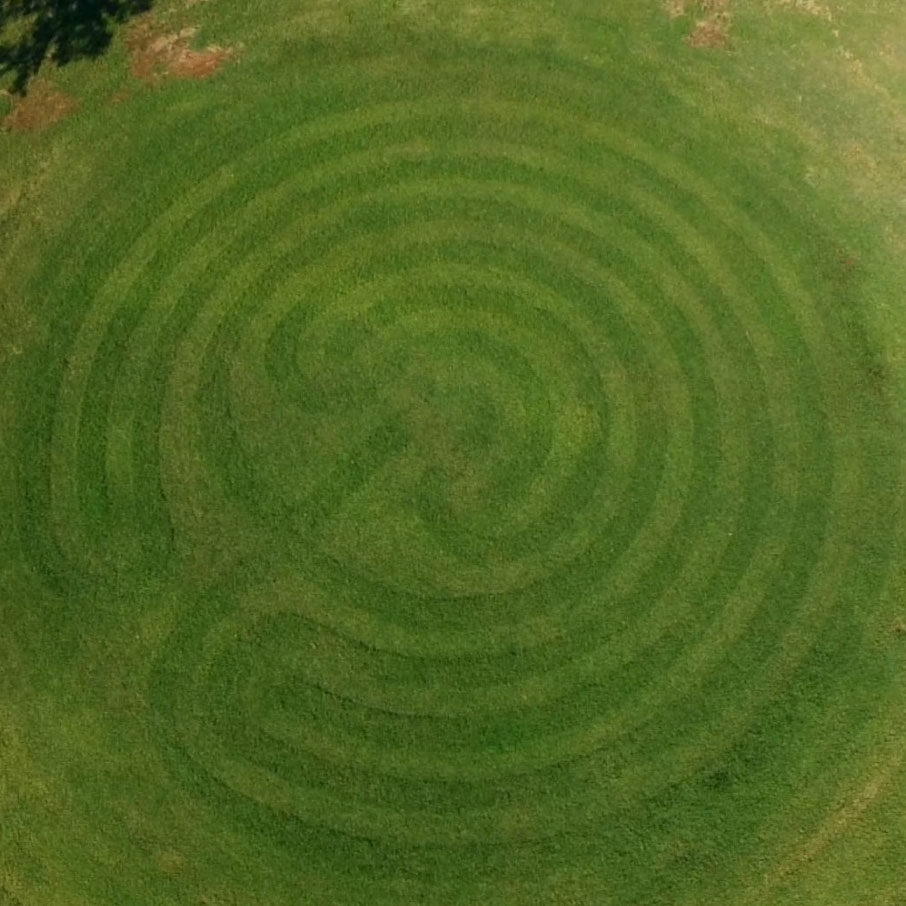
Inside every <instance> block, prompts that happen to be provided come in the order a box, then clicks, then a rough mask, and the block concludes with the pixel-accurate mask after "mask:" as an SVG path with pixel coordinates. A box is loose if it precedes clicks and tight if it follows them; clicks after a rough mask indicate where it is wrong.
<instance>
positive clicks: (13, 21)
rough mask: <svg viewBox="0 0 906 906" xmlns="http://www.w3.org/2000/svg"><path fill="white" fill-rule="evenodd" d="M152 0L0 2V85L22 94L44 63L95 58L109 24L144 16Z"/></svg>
mask: <svg viewBox="0 0 906 906" xmlns="http://www.w3.org/2000/svg"><path fill="white" fill-rule="evenodd" d="M152 3H153V0H0V82H2V81H5V80H6V78H7V77H8V76H10V75H12V79H13V81H12V86H11V88H12V91H13V92H14V93H16V94H25V93H26V91H27V90H28V84H29V82H30V81H31V79H32V78H33V77H34V76H35V74H36V73H37V72H38V70H39V69H40V68H41V65H42V63H44V62H45V60H49V61H51V62H53V63H57V64H59V65H64V64H66V63H70V62H72V61H73V60H78V59H82V58H85V57H97V56H99V55H100V54H102V53H103V52H104V51H105V50H106V49H107V48H108V47H109V46H110V41H111V39H112V38H113V26H114V25H115V24H117V23H120V22H125V21H126V20H127V19H130V18H131V17H132V16H135V15H137V14H139V13H143V12H147V11H148V10H149V9H150V8H151V5H152Z"/></svg>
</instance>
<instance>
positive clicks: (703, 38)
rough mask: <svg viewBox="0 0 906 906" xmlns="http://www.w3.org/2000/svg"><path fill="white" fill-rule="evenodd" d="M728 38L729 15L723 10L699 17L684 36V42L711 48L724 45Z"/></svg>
mask: <svg viewBox="0 0 906 906" xmlns="http://www.w3.org/2000/svg"><path fill="white" fill-rule="evenodd" d="M729 40H730V16H729V13H725V12H720V13H715V14H714V15H712V16H708V18H707V19H699V20H698V22H696V23H695V26H694V27H693V29H692V31H691V32H689V35H688V36H687V37H686V43H687V44H688V45H689V46H690V47H698V48H712V49H713V48H718V49H719V48H722V47H726V46H727V44H728V43H729Z"/></svg>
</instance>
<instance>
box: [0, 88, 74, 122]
mask: <svg viewBox="0 0 906 906" xmlns="http://www.w3.org/2000/svg"><path fill="white" fill-rule="evenodd" d="M77 107H78V103H77V101H76V100H75V99H74V98H71V97H70V96H69V95H68V94H64V93H63V92H62V91H59V90H57V89H56V88H54V87H53V86H52V85H51V84H50V83H49V82H45V81H35V82H33V83H32V84H31V87H30V88H29V90H28V94H26V95H25V96H24V97H22V98H18V99H17V100H16V101H14V103H13V108H12V110H10V112H9V113H8V114H7V115H6V116H5V117H4V119H3V128H4V129H8V130H9V131H10V132H40V131H41V130H42V129H47V128H48V127H49V126H52V125H53V124H54V123H59V122H60V120H63V119H65V118H66V117H67V116H69V114H70V113H72V112H73V111H74V110H75V109H76V108H77Z"/></svg>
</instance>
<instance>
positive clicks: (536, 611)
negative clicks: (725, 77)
mask: <svg viewBox="0 0 906 906" xmlns="http://www.w3.org/2000/svg"><path fill="white" fill-rule="evenodd" d="M551 78H552V79H553V80H554V81H556V82H557V87H558V88H559V85H560V82H559V81H558V80H559V74H558V75H556V76H552V77H551ZM563 78H564V79H566V76H565V75H564V76H563ZM573 84H574V85H575V84H580V85H581V86H582V87H581V88H580V89H579V91H580V93H581V94H582V97H583V99H584V100H583V103H586V104H587V105H591V104H592V103H593V102H594V101H596V100H597V99H599V97H600V96H601V95H600V94H599V93H598V90H597V89H596V88H594V87H593V86H591V85H590V84H585V83H573ZM500 90H501V94H503V93H504V90H505V88H504V86H503V85H501V89H500ZM551 91H552V94H551V96H550V102H549V103H548V104H547V105H545V102H544V100H543V99H541V100H536V102H535V103H534V104H533V105H528V104H526V103H524V102H522V101H521V100H520V101H514V100H509V101H506V102H489V101H487V100H480V101H467V102H464V103H462V104H458V105H446V106H443V105H442V104H441V102H439V101H438V99H437V98H431V99H427V100H424V101H418V102H411V101H410V102H406V103H403V104H398V103H392V104H383V103H379V104H377V105H376V106H373V107H371V108H370V109H366V110H357V111H355V112H353V113H344V114H340V115H331V116H329V117H327V118H326V119H325V120H323V121H318V122H315V123H313V124H311V123H309V124H306V125H304V126H301V127H299V126H293V127H292V128H290V129H288V130H286V131H285V132H284V133H283V134H282V135H281V134H278V135H277V136H276V137H274V136H269V135H265V136H262V137H260V138H258V139H254V140H252V139H249V142H250V144H253V146H252V147H250V148H248V147H247V148H243V150H242V152H241V153H240V154H238V155H237V156H236V158H235V160H233V161H231V162H230V163H229V164H227V165H225V166H223V167H222V168H220V169H218V168H216V167H215V168H214V170H213V172H212V174H211V175H210V176H209V177H207V178H205V179H203V180H202V181H201V182H200V184H199V185H198V186H197V187H195V188H194V189H192V190H191V191H190V192H188V193H186V194H185V195H184V196H183V197H182V198H181V199H180V200H178V201H177V202H176V203H175V204H174V205H172V206H170V207H167V208H165V209H164V210H162V211H160V212H159V213H158V214H157V215H156V216H155V218H154V219H153V220H152V221H151V222H150V223H149V224H147V225H146V229H145V232H143V233H142V234H141V235H140V236H139V237H138V238H137V239H136V240H135V241H134V242H132V244H131V245H130V246H129V247H128V248H122V254H123V257H122V258H121V259H120V260H119V262H118V263H117V264H116V265H115V267H114V269H113V271H112V272H111V273H110V274H109V276H108V277H107V278H106V279H105V280H103V281H102V282H101V283H99V289H98V291H97V293H96V294H95V296H94V299H93V302H92V303H91V304H90V305H89V306H88V307H87V308H86V310H85V312H84V314H83V316H82V317H80V319H78V322H77V323H76V324H75V326H73V325H72V324H70V325H65V324H62V323H61V326H60V328H59V333H58V334H54V340H53V342H52V343H51V344H50V345H49V346H48V349H47V353H46V358H47V361H48V362H50V363H51V364H52V365H53V367H51V368H49V369H48V375H49V376H48V377H46V378H45V379H44V383H45V388H44V391H43V392H44V397H43V402H42V405H41V406H40V407H39V408H38V409H37V411H36V413H35V415H34V417H33V418H32V419H31V425H32V427H33V428H34V429H35V434H36V437H37V439H33V440H31V441H29V444H30V446H28V447H23V452H25V451H26V450H28V451H30V452H31V451H33V452H36V453H41V451H44V450H47V451H49V452H50V453H51V455H52V461H51V468H50V478H49V486H48V487H47V488H45V487H44V485H43V482H44V478H43V476H42V473H41V469H42V465H41V463H42V458H41V456H36V457H35V458H34V463H33V464H32V465H29V466H28V467H27V468H29V469H30V471H29V472H27V473H26V474H27V476H28V481H29V482H30V484H29V485H28V487H29V488H30V489H31V490H30V493H32V494H33V499H34V500H35V501H36V504H37V505H36V506H35V507H34V509H33V511H32V512H31V513H30V514H29V515H28V516H27V519H26V523H25V525H26V529H25V531H26V537H33V538H35V539H38V538H39V537H40V538H41V540H40V544H41V545H43V546H42V547H41V548H40V549H38V552H37V553H36V555H35V556H36V562H37V563H38V564H40V566H41V568H42V569H44V570H45V571H46V573H47V575H48V576H53V575H57V576H60V575H63V574H65V572H66V571H67V570H68V571H70V572H71V574H79V573H83V574H85V573H88V574H91V575H94V576H100V577H103V576H105V575H107V574H108V573H109V572H110V571H111V570H113V569H131V570H133V571H134V573H135V574H136V575H139V574H141V573H142V572H143V571H144V572H152V573H153V572H155V571H156V572H158V573H159V574H166V572H167V570H172V571H173V575H175V576H176V577H177V579H178V580H179V581H191V582H192V583H193V585H194V586H195V587H196V588H197V593H196V596H194V597H192V598H191V600H190V598H189V596H188V595H187V597H186V604H185V606H184V608H181V609H180V614H179V617H178V619H176V620H175V622H174V625H173V628H172V631H171V633H170V634H169V636H168V637H167V639H166V642H165V643H164V642H161V643H160V646H159V650H158V653H157V656H156V657H157V660H156V662H155V663H154V664H153V665H151V666H150V668H149V669H150V670H151V675H152V678H151V680H150V683H149V695H150V697H151V699H152V706H153V710H154V714H155V725H154V727H153V734H152V735H153V741H154V743H155V744H156V745H157V746H158V750H159V752H160V753H161V757H162V758H164V759H165V760H166V761H167V764H168V766H169V768H170V769H171V770H172V772H173V777H174V779H175V781H176V782H178V783H181V784H184V785H185V787H186V789H188V790H191V791H193V794H194V795H195V796H197V797H199V799H206V798H208V799H210V801H212V802H216V803H218V806H219V807H222V811H223V814H224V815H225V816H226V815H230V816H232V817H233V818H234V819H235V821H236V822H237V823H238V824H239V825H240V826H242V827H244V828H245V829H246V830H248V829H249V828H250V827H252V826H253V825H254V824H255V822H261V823H263V824H266V825H267V826H273V827H274V828H275V829H276V828H281V827H282V828H283V829H284V832H285V834H286V835H287V836H286V840H288V841H289V842H288V843H287V844H286V845H288V846H299V847H302V845H303V844H302V843H301V842H300V841H301V840H302V839H303V836H304V835H303V830H304V829H308V830H310V829H312V828H314V829H316V830H318V831H324V830H327V829H333V830H335V831H339V832H340V833H341V834H343V835H346V836H347V837H348V838H350V839H351V838H355V839H358V840H368V841H372V843H373V844H374V845H375V846H377V845H379V844H380V845H384V844H386V843H388V842H389V843H394V844H406V845H410V846H412V847H425V846H426V845H428V846H436V847H449V848H456V849H458V850H459V851H460V853H465V851H466V850H468V849H469V848H470V847H473V846H474V845H475V844H504V843H516V842H520V841H522V842H525V841H532V840H534V841H538V840H542V839H550V838H553V837H559V838H561V839H564V840H567V839H569V836H568V835H569V834H575V833H580V832H583V831H588V830H590V829H591V828H592V826H593V825H594V824H596V823H598V822H602V821H604V820H605V819H607V818H608V817H612V816H614V815H615V814H616V813H617V812H618V811H620V810H632V809H636V810H638V809H641V808H642V807H643V806H644V804H645V802H646V801H650V800H651V799H652V797H655V796H658V795H660V794H664V795H667V793H668V792H669V791H670V790H671V789H672V788H673V787H675V786H678V785H679V784H681V783H683V782H685V781H688V780H689V778H693V777H694V776H695V775H696V774H697V773H698V772H700V771H703V770H705V769H707V768H708V767H709V766H710V765H713V764H714V763H717V762H719V760H720V759H721V758H722V757H724V755H725V754H726V753H727V752H729V751H730V750H731V749H732V748H733V747H735V746H737V745H738V744H740V741H741V740H742V738H743V736H744V734H745V732H746V731H747V729H748V728H749V727H751V726H753V725H754V724H755V723H756V722H757V721H758V719H759V716H760V715H761V714H762V713H763V712H764V711H765V709H767V708H768V707H769V706H771V705H772V703H773V702H775V701H776V700H777V699H778V698H780V692H781V690H782V688H783V683H784V682H786V681H788V680H789V679H790V678H791V677H793V676H794V673H795V671H796V670H798V669H800V667H801V665H802V664H804V663H806V662H807V659H808V658H809V657H810V654H811V648H812V646H813V644H814V639H815V638H816V637H817V634H818V631H819V630H820V629H821V628H822V627H823V626H825V625H826V624H827V623H829V622H830V620H831V617H832V616H834V614H835V613H836V612H837V611H838V610H840V609H841V608H844V607H845V606H846V605H847V604H848V603H851V602H852V601H853V600H855V594H856V592H858V591H859V590H860V589H859V588H858V587H857V585H856V582H855V580H853V579H849V578H848V577H849V575H850V573H851V572H853V571H854V570H853V569H852V564H853V563H855V562H856V558H857V553H856V550H855V549H853V552H852V554H851V555H850V557H849V558H848V557H847V556H845V555H841V553H840V552H841V551H842V550H844V548H845V547H846V545H847V544H848V543H849V544H851V543H853V542H854V541H855V539H857V537H858V532H859V530H861V529H863V528H868V526H869V523H868V520H867V518H865V513H867V512H868V510H870V509H871V508H870V507H863V509H859V507H860V506H861V505H860V504H859V503H858V501H859V498H860V495H868V496H871V497H873V498H878V499H880V495H881V494H882V493H883V485H882V481H883V478H884V476H885V475H886V474H887V472H886V471H885V470H884V468H882V467H881V466H880V465H878V466H877V467H876V466H874V465H872V464H869V463H868V462H867V461H866V460H865V458H864V457H865V456H866V455H867V449H866V447H865V446H862V442H861V440H860V441H859V442H855V441H854V442H849V441H847V440H846V439H845V438H846V436H847V432H848V430H849V429H850V428H852V427H853V426H854V425H856V424H857V418H856V416H855V415H852V414H850V411H849V407H847V406H844V405H842V404H843V403H844V401H846V400H847V397H848V394H849V392H850V390H851V386H850V383H849V382H847V381H840V380H839V373H840V372H839V366H838V361H837V358H838V357H839V356H841V355H843V356H849V355H850V353H849V352H848V346H847V338H846V337H845V336H844V335H843V334H842V333H841V331H840V328H839V325H838V324H837V322H836V321H835V320H834V319H833V318H832V317H831V316H830V315H829V314H827V313H826V312H824V311H822V310H821V305H820V296H819V295H818V294H817V293H816V291H815V286H813V285H812V283H811V282H810V281H809V280H808V279H807V278H806V277H804V276H800V274H798V273H797V272H796V271H795V269H794V268H793V267H792V266H791V265H790V264H789V263H788V262H787V260H786V256H785V251H784V246H783V244H784V242H786V241H787V238H788V234H787V233H784V232H781V231H782V230H783V229H784V226H783V225H782V224H780V223H778V224H773V223H770V222H768V221H766V220H764V219H763V218H762V219H759V218H758V217H757V216H755V215H752V214H749V213H746V211H744V210H743V209H742V207H741V206H740V205H737V204H735V203H734V202H733V201H732V200H731V199H730V198H726V197H724V196H722V195H721V193H720V189H719V187H718V183H716V182H712V181H711V180H710V179H709V177H708V176H707V175H705V174H703V173H700V172H696V169H695V165H694V163H693V161H694V157H693V156H691V155H690V156H689V157H688V158H687V159H685V160H680V159H678V158H677V157H676V156H671V155H669V154H666V153H663V152H659V151H657V150H655V149H653V148H652V147H650V146H649V145H648V144H646V143H644V142H642V141H641V140H640V139H638V138H636V137H635V136H634V135H633V134H632V128H630V127H629V126H628V125H626V124H625V123H624V124H623V125H621V127H620V129H619V130H617V129H615V128H613V127H612V126H611V125H610V124H604V123H596V122H594V121H593V120H591V119H589V118H588V117H587V114H586V112H585V111H583V112H582V115H581V116H580V115H578V114H577V112H576V107H577V105H576V104H575V103H572V102H570V103H569V104H565V105H563V106H562V107H561V106H558V105H557V103H556V102H557V100H558V98H557V97H555V96H554V95H556V91H555V89H554V88H551ZM174 128H176V127H175V126H174ZM510 133H512V135H517V134H518V135H519V136H520V140H519V141H514V140H512V139H511V138H510ZM413 135H415V136H417V137H419V141H416V142H411V141H409V140H408V138H409V137H411V136H413ZM525 136H528V137H527V138H526V137H525ZM676 147H677V148H686V150H688V147H689V146H688V145H683V144H682V142H678V143H677V145H676ZM737 173H738V174H739V175H740V178H744V179H747V180H750V182H749V183H747V185H748V186H749V187H750V188H758V187H760V185H761V182H760V179H759V178H757V176H756V175H755V174H751V175H749V174H743V173H742V172H741V170H740V169H739V168H737ZM779 207H780V209H781V210H785V208H784V206H783V205H782V204H780V206H779ZM209 225H212V226H209ZM116 227H117V225H116V224H114V225H112V227H111V229H116ZM775 227H776V229H777V235H774V230H775ZM262 237H266V241H262ZM118 247H120V246H118ZM103 248H104V246H103V244H100V243H99V244H98V245H97V251H98V254H99V253H100V252H101V250H102V249H103ZM97 257H98V255H97V254H95V255H94V258H97ZM99 267H101V265H100V264H98V263H94V264H92V265H91V267H90V268H89V270H90V271H91V272H92V273H94V272H97V270H98V268H99ZM92 268H93V270H92ZM64 328H66V329H64ZM67 330H69V331H70V332H69V333H67V332H66V331H67ZM847 360H848V359H847ZM39 429H42V430H43V431H44V433H43V434H42V433H41V430H39ZM51 432H52V433H51ZM860 457H862V458H860ZM146 508H147V509H148V510H150V511H151V512H152V513H153V514H154V515H153V519H152V517H151V516H150V515H149V517H148V518H149V519H150V520H151V521H152V522H153V523H154V524H155V525H156V526H157V534H156V535H155V537H154V538H152V539H150V540H149V539H148V537H147V535H146V534H145V532H144V525H145V524H146V523H143V522H142V521H140V517H141V516H142V515H143V510H145V509H146ZM133 520H135V521H136V522H137V525H138V527H139V528H133V527H132V525H131V523H132V521H133ZM42 533H46V537H44V535H42ZM48 539H49V540H48ZM55 543H59V544H60V545H61V551H60V554H59V557H58V556H57V555H56V554H54V552H53V550H52V546H53V544H55ZM886 550H887V556H888V557H889V554H890V548H889V546H888V548H887V549H886ZM205 564H213V569H212V571H211V572H207V571H206V570H205V569H204V568H203V567H204V566H205ZM209 569H210V566H209ZM871 569H872V570H874V571H869V570H868V569H867V568H866V571H865V575H864V577H863V580H864V583H865V585H864V588H865V589H868V590H869V592H871V589H872V588H874V587H877V589H879V588H880V581H881V579H880V575H881V567H880V566H877V567H875V566H872V568H871ZM876 572H877V575H876V574H875V573H876ZM209 576H210V578H209ZM863 580H860V581H863ZM872 583H874V585H872ZM863 590H864V589H863ZM190 605H191V606H190ZM308 830H304V832H305V833H307V832H308ZM275 832H276V831H275ZM293 839H295V840H296V842H295V843H293V842H292V841H293ZM305 839H308V838H305ZM305 845H308V844H305Z"/></svg>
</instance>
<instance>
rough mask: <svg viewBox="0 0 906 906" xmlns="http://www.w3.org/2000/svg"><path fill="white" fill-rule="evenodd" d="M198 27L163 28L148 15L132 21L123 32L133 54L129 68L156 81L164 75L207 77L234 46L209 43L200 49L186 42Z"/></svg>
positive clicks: (144, 80) (187, 77)
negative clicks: (125, 31) (178, 29)
mask: <svg viewBox="0 0 906 906" xmlns="http://www.w3.org/2000/svg"><path fill="white" fill-rule="evenodd" d="M197 31H198V29H197V28H195V27H194V26H188V27H186V28H183V29H181V30H180V31H174V32H164V31H163V30H162V29H161V27H160V26H159V25H158V24H157V23H155V22H154V21H153V20H152V19H150V18H144V19H142V20H140V21H138V22H136V23H135V25H133V27H132V28H131V29H130V31H129V33H128V34H127V36H126V46H127V47H128V48H129V53H130V55H131V57H132V66H131V72H132V75H134V76H135V77H136V78H138V79H141V80H142V81H143V82H151V83H155V82H159V81H161V80H162V79H164V78H166V77H167V76H174V77H175V78H179V79H207V78H210V77H211V76H212V75H214V73H216V72H217V71H218V70H219V69H220V67H221V66H223V64H224V63H225V62H226V61H227V60H229V59H230V58H231V57H232V56H233V53H234V51H233V49H232V48H230V47H221V46H219V45H217V44H213V45H210V46H209V47H206V48H204V49H203V50H196V49H194V48H192V47H190V46H189V44H190V42H191V40H192V38H193V37H194V36H195V34H196V32H197Z"/></svg>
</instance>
